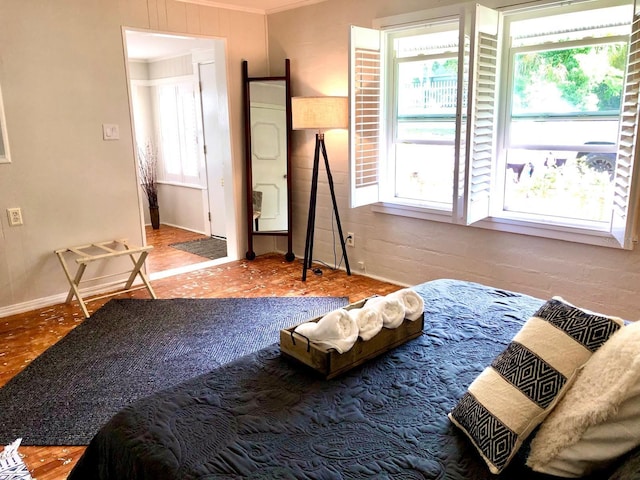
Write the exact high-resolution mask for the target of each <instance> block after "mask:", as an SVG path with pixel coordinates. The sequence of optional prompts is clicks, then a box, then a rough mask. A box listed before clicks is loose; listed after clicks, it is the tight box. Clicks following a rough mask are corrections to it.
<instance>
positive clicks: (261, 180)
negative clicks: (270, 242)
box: [249, 80, 288, 232]
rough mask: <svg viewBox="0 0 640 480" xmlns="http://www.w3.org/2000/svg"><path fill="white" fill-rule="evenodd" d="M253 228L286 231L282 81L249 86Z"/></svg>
mask: <svg viewBox="0 0 640 480" xmlns="http://www.w3.org/2000/svg"><path fill="white" fill-rule="evenodd" d="M249 99H250V104H249V107H250V121H251V172H252V183H253V185H252V195H253V220H254V221H253V229H254V231H255V232H268V231H282V230H287V229H288V225H287V111H286V105H287V102H286V85H285V81H284V80H261V81H252V82H251V83H250V85H249Z"/></svg>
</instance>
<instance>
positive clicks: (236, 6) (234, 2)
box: [178, 0, 324, 14]
mask: <svg viewBox="0 0 640 480" xmlns="http://www.w3.org/2000/svg"><path fill="white" fill-rule="evenodd" d="M178 1H179V2H184V3H195V4H198V5H208V6H211V7H218V8H227V9H231V10H242V11H245V12H252V13H262V14H269V13H276V12H281V11H284V10H290V9H292V8H298V7H302V6H304V5H311V4H313V3H320V2H323V1H324V0H178Z"/></svg>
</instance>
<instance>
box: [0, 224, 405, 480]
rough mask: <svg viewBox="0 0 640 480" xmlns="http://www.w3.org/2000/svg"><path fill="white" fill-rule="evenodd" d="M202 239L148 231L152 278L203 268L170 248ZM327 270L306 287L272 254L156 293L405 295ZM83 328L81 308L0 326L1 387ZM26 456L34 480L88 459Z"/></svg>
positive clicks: (25, 316)
mask: <svg viewBox="0 0 640 480" xmlns="http://www.w3.org/2000/svg"><path fill="white" fill-rule="evenodd" d="M200 237H202V235H198V234H193V233H191V232H186V231H184V230H180V229H175V228H172V227H167V226H166V225H162V226H161V227H160V229H159V230H156V231H153V230H151V229H149V230H148V231H147V242H148V243H149V244H151V245H153V246H154V249H153V250H152V251H151V254H150V255H149V257H148V259H147V267H148V271H150V272H157V271H160V270H165V269H170V268H175V267H177V266H180V265H186V264H191V263H198V262H202V261H203V259H202V258H201V257H198V256H196V255H191V254H186V252H182V251H180V250H177V249H174V248H171V247H168V246H167V245H168V244H169V243H173V242H179V241H186V240H191V239H195V238H200ZM183 254H186V255H187V256H189V257H187V256H185V255H183ZM191 257H196V258H191ZM189 262H191V263H189ZM320 267H321V269H322V272H323V274H322V275H314V274H311V275H310V276H308V277H307V281H306V282H302V281H301V275H302V264H301V261H299V260H295V261H293V262H287V261H285V260H284V255H281V254H269V255H262V256H259V257H257V258H256V259H255V260H253V261H247V260H238V261H234V262H229V263H226V264H223V265H219V266H216V267H210V268H206V269H202V270H197V271H194V272H190V273H186V274H181V275H175V276H171V277H166V278H162V279H159V280H154V281H152V285H153V288H154V290H155V292H156V295H157V296H158V298H178V297H180V298H221V297H269V296H273V297H275V296H346V297H349V300H350V302H355V301H358V300H361V299H363V298H365V297H367V296H370V295H373V294H380V295H385V294H387V293H389V292H392V291H395V290H397V289H398V288H399V286H397V285H393V284H391V283H386V282H381V281H378V280H374V279H371V278H368V277H364V276H361V275H352V276H347V274H346V273H345V272H343V271H334V270H330V269H328V268H326V267H322V266H320ZM119 297H132V298H148V293H147V291H146V290H137V291H135V292H130V293H127V294H123V295H119ZM107 301H108V299H100V300H95V301H89V302H88V305H87V307H88V309H89V312H90V313H91V312H94V311H96V310H97V309H98V308H100V307H101V306H102V305H103V304H104V303H105V302H107ZM83 320H84V317H83V315H82V312H81V311H80V307H79V306H78V305H77V302H75V301H74V302H73V303H72V304H71V305H65V304H58V305H54V306H51V307H46V308H41V309H38V310H34V311H31V312H27V313H22V314H18V315H12V316H9V317H5V318H2V319H0V362H1V363H2V369H1V370H0V386H1V385H4V384H5V383H6V382H8V381H9V380H10V379H11V378H12V377H14V376H15V375H16V374H18V373H19V372H20V371H21V370H22V369H24V368H25V367H26V366H27V365H28V364H29V363H30V362H31V361H33V360H34V359H35V358H36V357H37V356H38V355H40V354H41V353H42V352H44V351H45V350H46V349H47V348H48V347H50V346H51V345H53V344H54V343H56V342H57V341H58V340H60V339H61V338H62V337H64V336H65V335H66V334H67V333H69V331H71V330H72V329H73V328H75V327H76V326H77V325H79V324H80V323H82V321H83ZM52 414H55V412H52ZM19 452H20V453H21V454H22V455H24V460H25V463H26V465H27V467H28V468H29V470H30V471H31V474H32V476H33V477H34V478H35V479H37V480H63V479H66V477H67V475H68V474H69V472H70V471H71V469H72V467H73V465H75V463H76V462H77V460H78V458H79V457H80V456H81V455H82V453H83V452H84V447H77V446H72V447H70V446H60V447H27V446H24V447H20V449H19ZM123 480H124V479H123Z"/></svg>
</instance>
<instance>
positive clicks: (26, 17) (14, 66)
mask: <svg viewBox="0 0 640 480" xmlns="http://www.w3.org/2000/svg"><path fill="white" fill-rule="evenodd" d="M122 26H128V27H134V28H149V29H152V30H164V31H169V32H175V33H180V32H183V33H190V34H199V35H208V36H216V37H219V38H225V39H226V40H227V54H228V72H229V73H228V76H229V78H228V80H229V89H230V90H229V95H230V112H231V122H230V123H231V135H232V154H233V163H234V166H235V172H236V176H235V178H234V181H233V185H231V186H229V187H230V188H232V189H233V191H234V192H235V198H236V199H237V204H236V209H237V211H238V212H240V214H239V218H237V219H236V223H237V225H238V229H237V236H238V238H239V241H238V243H239V244H240V245H239V246H238V249H239V250H242V251H244V245H245V240H244V238H245V236H244V228H243V226H244V225H245V222H244V221H243V219H242V216H241V213H242V212H244V205H243V202H242V199H243V198H244V193H243V192H244V180H243V179H244V176H243V171H244V168H243V165H244V164H243V140H242V131H243V130H242V129H243V123H242V97H241V92H242V90H241V87H242V79H241V61H242V60H243V59H246V60H248V61H249V65H250V66H251V68H252V70H253V71H252V74H255V75H264V74H265V73H266V72H267V62H266V43H265V41H266V31H265V28H266V25H265V19H264V16H263V15H257V14H249V13H243V12H238V11H231V10H223V9H218V8H211V7H204V6H199V5H192V4H185V3H182V2H177V1H174V0H108V1H104V0H56V1H55V2H52V1H50V0H29V1H28V2H25V1H23V0H2V1H1V2H0V84H1V85H2V90H3V94H4V103H5V110H6V112H5V113H6V121H7V127H8V132H9V142H10V148H11V153H12V160H13V162H12V163H11V164H8V165H0V316H2V315H4V314H8V313H13V312H14V311H23V310H27V309H29V308H33V307H35V306H39V305H43V304H47V303H54V302H55V301H59V300H60V298H61V296H62V298H64V297H63V296H64V294H65V292H66V291H67V288H68V286H67V282H66V280H65V278H64V276H63V273H62V269H61V268H60V266H59V264H58V263H57V260H56V258H55V255H54V254H53V251H54V250H55V249H57V248H63V247H67V246H72V245H79V244H84V243H91V242H96V241H102V240H108V239H113V238H128V239H129V241H130V242H132V243H138V244H140V243H141V242H142V241H143V230H142V221H141V218H140V209H139V202H140V199H139V196H138V187H137V183H136V174H135V162H134V151H133V139H132V132H131V122H130V117H129V100H128V92H127V84H126V76H125V55H124V50H123V42H122ZM102 123H114V124H118V125H119V126H120V140H117V141H103V140H102ZM8 207H21V208H22V209H23V215H24V221H25V225H24V226H22V227H9V226H8V222H7V216H6V214H5V212H4V211H5V209H6V208H8ZM127 261H128V259H127Z"/></svg>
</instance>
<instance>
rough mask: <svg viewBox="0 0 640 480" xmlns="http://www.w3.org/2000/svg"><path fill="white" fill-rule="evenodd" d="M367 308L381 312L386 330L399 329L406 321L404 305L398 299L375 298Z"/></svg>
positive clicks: (368, 302) (368, 303) (367, 304)
mask: <svg viewBox="0 0 640 480" xmlns="http://www.w3.org/2000/svg"><path fill="white" fill-rule="evenodd" d="M365 306H367V307H371V308H373V309H374V310H377V311H378V312H380V315H381V316H382V325H383V326H384V327H386V328H398V327H399V326H400V325H402V322H403V321H404V305H403V304H402V302H401V301H400V300H398V299H397V298H391V297H389V296H385V297H373V298H370V299H369V300H368V301H367V303H366V304H365Z"/></svg>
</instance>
